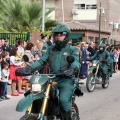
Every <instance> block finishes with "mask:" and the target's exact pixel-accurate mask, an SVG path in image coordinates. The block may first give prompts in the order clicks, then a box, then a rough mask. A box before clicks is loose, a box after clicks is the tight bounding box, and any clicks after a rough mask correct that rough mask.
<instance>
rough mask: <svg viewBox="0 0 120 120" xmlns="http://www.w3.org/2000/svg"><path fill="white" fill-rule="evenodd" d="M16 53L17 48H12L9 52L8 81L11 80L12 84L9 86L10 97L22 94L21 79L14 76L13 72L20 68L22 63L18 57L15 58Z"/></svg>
mask: <svg viewBox="0 0 120 120" xmlns="http://www.w3.org/2000/svg"><path fill="white" fill-rule="evenodd" d="M17 52H18V48H17V47H14V48H13V49H12V50H11V51H10V79H11V80H12V84H11V90H12V93H11V95H12V96H19V94H23V92H22V90H21V88H22V79H23V77H21V76H16V75H15V70H16V69H17V68H20V67H21V65H22V63H23V62H21V61H22V58H20V57H18V56H17V57H16V55H17ZM16 83H18V94H16V93H15V85H16Z"/></svg>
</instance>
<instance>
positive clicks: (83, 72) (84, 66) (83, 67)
mask: <svg viewBox="0 0 120 120" xmlns="http://www.w3.org/2000/svg"><path fill="white" fill-rule="evenodd" d="M81 51H82V57H81V68H80V79H84V78H86V77H87V76H88V73H87V69H88V64H87V63H86V62H87V61H86V59H87V52H86V48H85V43H84V42H82V43H81Z"/></svg>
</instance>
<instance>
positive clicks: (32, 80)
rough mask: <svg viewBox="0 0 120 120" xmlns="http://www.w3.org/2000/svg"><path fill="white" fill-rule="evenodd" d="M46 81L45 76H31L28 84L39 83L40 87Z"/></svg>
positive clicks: (46, 77)
mask: <svg viewBox="0 0 120 120" xmlns="http://www.w3.org/2000/svg"><path fill="white" fill-rule="evenodd" d="M47 81H48V76H47V75H32V77H31V78H30V83H31V84H33V83H39V84H41V85H43V84H45V83H46V82H47Z"/></svg>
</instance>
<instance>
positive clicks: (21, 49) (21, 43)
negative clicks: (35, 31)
mask: <svg viewBox="0 0 120 120" xmlns="http://www.w3.org/2000/svg"><path fill="white" fill-rule="evenodd" d="M17 48H18V51H17V55H18V56H19V55H20V56H22V55H24V41H22V40H19V41H18V47H17Z"/></svg>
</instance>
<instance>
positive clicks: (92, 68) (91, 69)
mask: <svg viewBox="0 0 120 120" xmlns="http://www.w3.org/2000/svg"><path fill="white" fill-rule="evenodd" d="M95 68H96V66H92V67H90V68H89V69H88V71H93V70H94V69H95Z"/></svg>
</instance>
